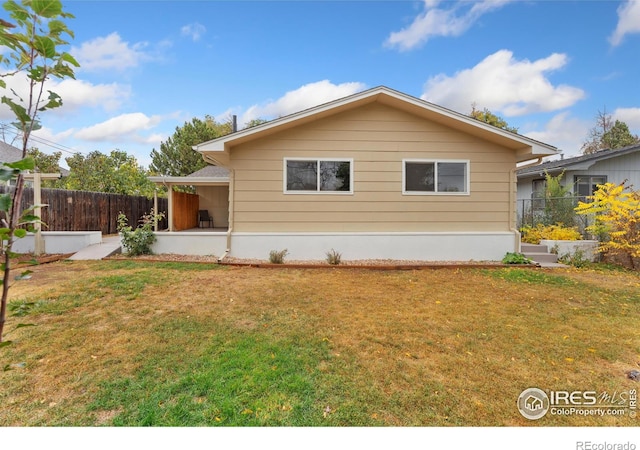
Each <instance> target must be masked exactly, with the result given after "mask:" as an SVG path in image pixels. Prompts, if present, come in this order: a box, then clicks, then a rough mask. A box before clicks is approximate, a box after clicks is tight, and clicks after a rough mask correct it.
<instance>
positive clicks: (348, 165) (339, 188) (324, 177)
mask: <svg viewBox="0 0 640 450" xmlns="http://www.w3.org/2000/svg"><path fill="white" fill-rule="evenodd" d="M284 171H285V176H284V181H285V186H284V191H285V193H298V194H302V193H334V194H337V193H344V194H351V193H353V184H352V179H353V176H352V175H353V160H352V159H285V160H284Z"/></svg>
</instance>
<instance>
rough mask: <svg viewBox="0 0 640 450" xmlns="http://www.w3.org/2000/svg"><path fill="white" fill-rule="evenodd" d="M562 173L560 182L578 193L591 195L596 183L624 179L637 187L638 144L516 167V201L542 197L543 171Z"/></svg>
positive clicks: (639, 186)
mask: <svg viewBox="0 0 640 450" xmlns="http://www.w3.org/2000/svg"><path fill="white" fill-rule="evenodd" d="M546 173H548V174H549V175H552V176H558V175H560V174H563V175H562V178H561V183H562V184H563V185H564V186H567V187H570V188H571V191H572V192H573V193H574V195H575V196H577V197H586V196H588V195H592V194H593V192H594V191H595V190H596V189H597V185H598V184H603V183H615V184H619V183H622V182H623V181H625V180H626V181H627V184H628V185H630V186H633V187H634V189H636V190H637V189H640V144H635V145H630V146H628V147H623V148H619V149H616V150H601V151H599V152H596V153H592V154H589V155H582V156H576V157H573V158H565V159H559V160H555V161H549V162H545V163H542V164H540V165H537V166H533V167H527V168H524V169H521V170H518V201H519V203H520V202H523V201H530V200H532V199H536V198H540V197H544V191H545V174H546Z"/></svg>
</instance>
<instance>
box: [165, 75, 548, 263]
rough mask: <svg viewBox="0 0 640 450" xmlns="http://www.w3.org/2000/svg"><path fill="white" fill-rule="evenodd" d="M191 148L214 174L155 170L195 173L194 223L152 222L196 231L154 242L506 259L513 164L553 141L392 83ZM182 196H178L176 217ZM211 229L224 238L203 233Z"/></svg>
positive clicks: (296, 253) (184, 180) (293, 253)
mask: <svg viewBox="0 0 640 450" xmlns="http://www.w3.org/2000/svg"><path fill="white" fill-rule="evenodd" d="M194 150H196V151H198V152H200V153H202V155H203V158H204V160H205V161H206V162H208V163H210V164H211V165H212V166H216V168H215V169H211V170H215V171H218V172H217V174H218V175H219V176H217V177H216V176H209V177H208V179H207V177H200V178H199V179H198V177H175V178H174V179H171V178H162V177H154V178H153V181H155V182H156V183H161V182H164V184H167V185H171V184H172V183H173V184H183V185H184V184H189V185H192V186H196V194H197V196H198V197H199V199H198V201H196V205H192V206H191V207H190V209H188V210H187V215H188V218H189V220H190V221H191V222H190V223H192V224H193V226H194V228H195V230H193V229H192V230H186V229H185V230H184V231H182V232H181V231H178V229H177V228H174V229H173V231H169V232H167V233H158V235H159V237H161V238H162V242H165V240H166V239H169V238H171V236H173V237H174V238H175V237H176V235H177V234H180V235H181V236H182V237H183V238H185V239H187V238H188V239H190V240H191V242H193V243H189V244H180V248H179V249H178V248H177V247H175V246H174V247H172V246H164V244H161V246H160V247H158V248H156V249H154V250H155V251H167V250H168V249H169V250H171V249H175V251H176V252H180V251H181V252H184V251H185V250H186V249H187V248H189V249H191V248H193V247H197V251H199V252H200V253H201V254H214V255H217V256H220V257H224V256H227V255H228V256H231V257H237V258H259V259H263V260H264V259H267V258H268V256H269V253H270V251H271V250H277V251H280V250H284V249H287V250H288V258H290V259H302V260H323V259H325V257H326V253H327V252H328V251H330V250H331V249H333V250H335V251H336V252H339V253H341V254H342V257H343V259H401V260H408V259H412V260H423V261H443V260H449V261H469V260H476V261H480V260H500V259H502V257H503V256H504V255H505V253H507V252H513V251H518V250H519V248H520V247H519V246H520V235H519V232H518V231H517V229H516V211H515V206H516V170H517V164H518V163H522V162H525V161H531V160H536V163H539V162H540V161H541V160H542V158H543V157H545V156H549V155H554V154H556V153H557V150H556V149H555V147H553V146H551V145H547V144H544V143H542V142H538V141H535V140H533V139H530V138H527V137H525V136H521V135H518V134H515V133H511V132H509V131H506V130H503V129H500V128H496V127H493V126H491V125H488V124H486V123H484V122H481V121H478V120H476V119H473V118H471V117H469V116H466V115H463V114H459V113H457V112H454V111H451V110H449V109H446V108H443V107H440V106H437V105H434V104H432V103H429V102H426V101H423V100H421V99H418V98H415V97H412V96H409V95H406V94H403V93H400V92H397V91H395V90H392V89H389V88H387V87H377V88H374V89H370V90H367V91H364V92H360V93H357V94H354V95H351V96H348V97H345V98H341V99H338V100H335V101H332V102H329V103H326V104H322V105H319V106H316V107H313V108H310V109H307V110H304V111H301V112H298V113H295V114H291V115H289V116H285V117H281V118H278V119H275V120H273V121H270V122H267V123H264V124H261V125H259V126H256V127H252V128H247V129H243V130H240V131H237V132H234V133H231V134H229V135H226V136H224V137H220V138H218V139H214V140H212V141H209V142H204V143H201V144H198V145H196V146H194ZM222 169H225V170H226V172H221V170H222ZM194 175H195V174H194ZM189 178H191V180H189ZM191 181H193V182H191ZM212 188H218V190H217V191H215V192H214V191H213V190H210V189H212ZM225 189H226V191H225ZM172 196H173V195H172ZM189 201H190V200H184V199H183V200H180V199H178V198H177V197H176V198H174V200H173V205H174V206H173V207H172V210H170V211H169V222H170V223H173V224H174V225H176V224H177V223H178V222H179V220H178V214H179V213H178V211H179V210H180V208H181V207H178V206H177V204H178V203H179V202H183V203H188V202H189ZM198 209H209V210H211V211H212V212H213V216H214V228H213V229H211V230H207V229H203V228H197V223H196V221H197V219H196V214H195V211H196V210H198ZM218 224H219V225H220V226H223V227H224V230H219V229H217V227H218ZM183 226H186V225H183ZM172 233H173V235H172ZM189 234H191V237H190V238H189V237H188V235H189ZM216 234H218V235H224V236H225V241H224V248H221V247H220V245H222V244H221V242H222V241H220V240H219V241H216V242H218V243H217V244H214V242H213V240H212V241H209V243H207V241H206V240H205V239H207V238H206V236H207V235H209V236H210V237H212V236H213V235H216ZM196 236H198V237H196ZM174 242H177V241H175V240H174ZM190 251H191V250H190ZM194 251H195V250H194ZM203 252H204V253H203Z"/></svg>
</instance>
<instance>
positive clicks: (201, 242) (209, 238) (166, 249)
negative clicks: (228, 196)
mask: <svg viewBox="0 0 640 450" xmlns="http://www.w3.org/2000/svg"><path fill="white" fill-rule="evenodd" d="M155 235H156V242H155V243H154V244H153V245H152V246H151V250H152V251H153V253H155V254H161V253H170V254H176V255H200V256H207V255H213V256H218V257H220V256H222V254H223V253H224V252H225V251H226V249H227V233H226V232H220V233H212V232H193V231H190V232H184V233H181V232H179V231H175V232H158V233H155Z"/></svg>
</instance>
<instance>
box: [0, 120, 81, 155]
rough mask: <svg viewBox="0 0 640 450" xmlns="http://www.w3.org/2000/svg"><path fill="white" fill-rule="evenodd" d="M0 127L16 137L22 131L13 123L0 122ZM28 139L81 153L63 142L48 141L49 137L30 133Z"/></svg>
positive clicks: (66, 150)
mask: <svg viewBox="0 0 640 450" xmlns="http://www.w3.org/2000/svg"><path fill="white" fill-rule="evenodd" d="M0 127H1V128H2V131H3V133H4V132H5V131H9V132H11V133H13V134H14V135H15V137H18V138H21V137H22V131H21V130H20V129H19V128H18V127H16V126H15V125H13V124H5V123H2V124H0ZM29 140H30V141H35V142H36V143H39V144H43V145H46V146H48V147H51V148H53V149H55V150H60V151H62V152H65V153H69V154H71V155H76V154H81V155H82V154H83V153H82V152H79V151H77V150H74V149H73V148H71V147H67V146H66V145H64V144H58V143H57V142H53V141H50V140H49V139H45V138H42V137H39V136H34V135H30V136H29Z"/></svg>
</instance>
